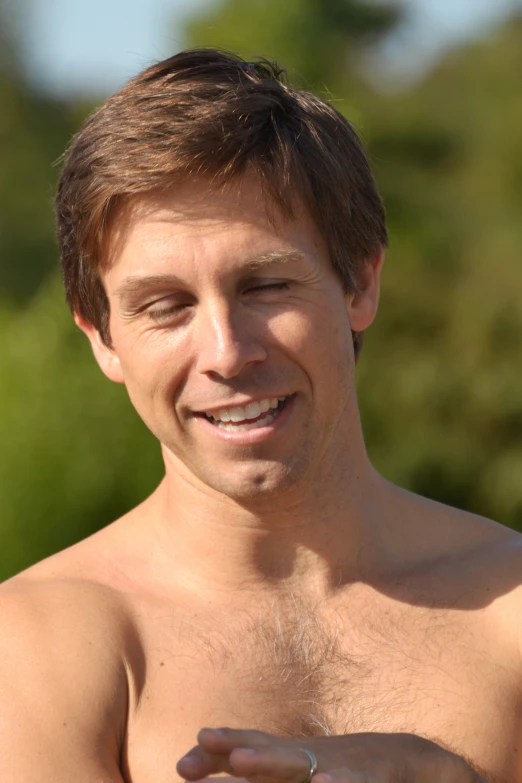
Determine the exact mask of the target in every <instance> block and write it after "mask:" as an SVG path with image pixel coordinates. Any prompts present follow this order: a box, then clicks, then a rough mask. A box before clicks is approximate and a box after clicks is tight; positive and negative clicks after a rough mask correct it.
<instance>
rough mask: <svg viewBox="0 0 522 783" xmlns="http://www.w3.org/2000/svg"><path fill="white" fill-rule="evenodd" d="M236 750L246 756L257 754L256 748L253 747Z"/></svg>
mask: <svg viewBox="0 0 522 783" xmlns="http://www.w3.org/2000/svg"><path fill="white" fill-rule="evenodd" d="M238 750H240V751H241V753H244V754H245V755H247V756H257V750H256V749H255V748H238Z"/></svg>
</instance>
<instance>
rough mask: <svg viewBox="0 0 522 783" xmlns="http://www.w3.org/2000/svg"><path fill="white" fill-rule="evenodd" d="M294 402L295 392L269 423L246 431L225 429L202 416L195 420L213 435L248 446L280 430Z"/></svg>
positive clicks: (260, 441)
mask: <svg viewBox="0 0 522 783" xmlns="http://www.w3.org/2000/svg"><path fill="white" fill-rule="evenodd" d="M294 402H295V394H294V395H292V397H289V398H288V400H287V401H286V403H285V406H284V408H283V409H282V410H281V411H280V413H279V416H276V418H275V419H274V420H273V421H271V422H270V424H265V425H264V426H263V427H256V428H255V429H251V430H246V431H245V430H242V431H241V430H240V431H239V432H234V431H233V430H225V429H224V428H223V427H217V426H216V425H215V424H212V423H211V422H210V421H209V420H208V419H206V418H205V417H204V416H197V417H196V420H197V421H198V422H199V423H200V424H201V425H202V426H204V427H205V428H206V429H207V430H208V431H209V432H211V433H212V434H213V435H214V436H215V437H217V438H220V439H221V440H224V441H228V443H236V444H237V445H247V446H248V445H251V444H255V443H262V442H263V441H265V440H267V439H268V438H270V437H272V436H273V435H274V434H275V433H276V432H277V431H278V430H280V429H281V427H282V426H284V423H285V421H286V419H287V418H288V416H289V415H290V413H291V411H292V409H293V407H294Z"/></svg>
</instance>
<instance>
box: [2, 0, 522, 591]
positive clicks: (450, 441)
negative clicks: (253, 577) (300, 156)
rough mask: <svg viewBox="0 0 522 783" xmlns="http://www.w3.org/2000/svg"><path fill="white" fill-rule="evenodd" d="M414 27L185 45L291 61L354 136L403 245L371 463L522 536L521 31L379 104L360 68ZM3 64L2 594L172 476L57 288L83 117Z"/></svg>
mask: <svg viewBox="0 0 522 783" xmlns="http://www.w3.org/2000/svg"><path fill="white" fill-rule="evenodd" d="M0 2H1V0H0ZM398 19H399V14H398V12H397V9H396V8H395V7H394V6H388V5H384V4H382V3H375V2H371V3H364V2H362V0H357V2H356V0H323V2H320V0H288V2H287V3H285V4H283V5H281V4H278V5H277V7H276V4H275V0H252V2H251V3H249V4H244V3H241V2H239V0H224V2H221V3H220V4H219V5H215V6H213V7H212V8H211V9H210V10H209V11H207V13H206V14H202V15H201V14H200V15H199V16H198V17H197V19H196V20H194V21H193V22H192V23H191V24H190V25H189V27H188V43H189V44H190V45H194V46H203V45H218V46H222V47H224V48H229V49H233V50H237V51H238V52H240V53H242V54H244V55H245V56H248V57H250V56H255V55H265V56H267V57H269V58H274V59H278V60H280V61H281V63H282V64H283V65H286V66H287V67H288V69H289V73H290V76H291V77H292V78H293V80H294V81H297V82H298V83H300V84H304V85H305V86H306V87H310V88H312V89H315V90H318V91H319V92H321V93H322V94H328V92H327V91H331V93H332V94H333V95H334V96H335V97H334V100H335V105H336V106H338V107H339V108H340V109H341V110H342V111H344V112H345V113H346V114H347V116H348V117H349V119H351V120H352V121H354V122H355V124H356V126H357V128H358V130H359V132H361V133H362V135H363V138H364V139H365V140H366V142H367V145H368V147H369V150H370V154H371V157H372V159H373V163H374V167H375V170H376V173H377V178H378V181H379V184H380V187H381V190H382V192H383V195H384V198H385V201H386V204H387V208H388V214H389V222H390V229H391V238H392V244H391V248H390V251H389V254H388V260H387V264H386V267H385V272H384V279H383V295H382V305H381V311H380V314H379V316H378V319H377V321H376V323H375V325H374V326H372V328H371V330H370V331H369V333H368V336H367V341H366V345H365V347H364V350H363V354H362V358H361V361H360V363H359V367H358V384H359V397H360V401H361V407H362V416H363V424H364V429H365V433H366V438H367V443H368V449H369V452H370V456H371V457H372V460H373V461H374V463H375V465H376V467H377V468H378V469H379V470H381V471H382V472H383V473H384V475H386V476H387V477H388V478H390V479H391V480H394V481H397V482H398V483H399V484H402V485H403V486H405V487H408V488H410V489H413V490H415V491H419V492H422V493H424V494H426V495H428V496H431V497H435V498H439V499H441V500H443V501H447V502H450V503H454V504H455V505H458V506H461V507H463V508H469V509H473V510H475V511H479V512H481V513H484V514H487V515H490V516H492V517H494V518H497V519H499V521H501V522H504V523H506V524H510V525H513V526H518V527H519V528H522V480H521V474H522V395H520V391H519V389H520V381H519V372H518V363H519V361H520V357H521V356H522V350H521V349H522V345H521V342H522V297H521V296H520V289H521V287H522V269H521V267H520V262H519V258H520V257H521V254H522V224H521V221H520V219H519V213H520V209H521V202H522V164H521V161H522V133H521V123H522V120H521V118H522V96H521V94H520V89H519V84H518V74H519V73H520V71H521V65H522V22H521V21H520V20H517V19H513V20H511V22H510V23H509V24H507V25H505V26H503V27H502V28H500V29H499V30H497V31H493V32H492V34H491V36H490V37H489V38H488V39H486V40H483V41H480V42H477V43H474V44H471V45H467V46H461V47H460V48H459V49H456V50H454V51H453V52H451V53H449V54H447V55H446V56H445V57H444V59H443V61H442V62H441V63H440V65H439V66H438V67H437V68H436V69H435V70H434V71H433V72H432V73H431V74H430V75H429V76H428V77H427V78H425V79H424V80H423V81H422V83H420V84H418V85H417V86H416V87H414V88H411V89H409V90H407V91H406V92H403V93H399V94H391V95H390V94H386V95H385V94H377V93H376V91H375V89H373V88H372V87H370V86H369V85H368V84H366V83H365V82H364V78H363V72H362V70H361V62H362V55H363V54H364V53H367V52H368V51H371V47H372V46H373V45H374V44H375V42H376V41H378V40H379V39H380V37H381V36H383V35H385V34H386V32H387V31H388V30H390V29H392V27H393V24H395V23H396V22H397V21H398ZM1 34H2V33H1V31H0V37H1ZM15 48H16V47H15ZM9 62H11V60H9ZM13 62H15V60H13ZM1 63H2V59H1V57H0V100H1V101H2V114H1V116H0V137H1V140H2V144H1V146H0V156H2V157H1V160H0V171H1V172H2V173H1V174H0V253H1V256H0V258H1V261H0V289H1V291H2V293H1V294H0V304H1V307H0V410H1V411H2V415H1V416H0V441H1V442H2V451H1V452H0V541H1V547H2V548H1V551H2V554H3V557H2V558H1V559H0V578H1V577H6V576H8V575H9V574H11V573H13V572H15V571H16V570H19V569H20V568H22V567H24V566H25V565H27V564H29V563H30V562H32V561H34V560H36V559H38V558H41V557H43V556H44V555H46V554H48V553H50V552H52V551H54V550H56V549H58V548H60V547H63V546H65V545H67V544H68V543H72V542H73V541H74V540H77V539H78V538H79V537H81V536H83V535H87V534H88V533H90V532H91V531H94V530H95V529H96V528H98V527H99V526H101V525H103V524H105V523H107V522H108V521H110V519H111V518H114V517H116V516H117V515H119V514H121V513H123V512H124V511H125V510H127V509H128V508H130V507H131V506H133V505H135V504H136V503H137V502H139V500H140V499H141V498H143V497H144V496H145V495H146V494H147V493H148V492H149V491H150V490H151V489H152V488H153V486H154V485H155V483H156V482H157V481H158V479H159V477H160V476H161V473H162V467H161V460H160V455H159V449H158V447H157V445H156V443H155V442H154V439H153V437H152V436H150V435H149V433H147V431H146V430H145V427H144V425H142V424H141V422H140V421H139V420H138V418H137V416H136V415H135V414H134V412H133V411H132V408H131V406H130V403H129V402H128V400H127V399H126V395H125V391H124V390H123V389H122V388H121V387H117V386H114V385H113V384H110V383H109V382H108V381H106V379H105V378H104V377H103V376H102V375H101V373H100V372H99V370H98V368H97V367H96V366H95V363H94V361H93V359H92V357H91V355H90V350H89V348H88V345H87V343H86V341H85V340H84V338H83V335H81V334H80V333H79V332H78V331H77V330H76V329H75V327H74V326H73V324H72V320H71V318H70V315H69V313H68V312H67V309H66V307H65V305H64V304H63V294H62V290H61V286H60V283H59V279H58V275H57V273H56V272H52V273H51V275H49V270H51V269H53V270H56V267H57V251H56V247H55V245H54V240H53V238H52V234H53V221H52V217H51V195H52V191H53V188H54V180H55V176H56V170H55V169H53V168H52V165H51V164H52V162H53V161H54V160H56V158H57V157H58V156H59V154H60V153H61V152H62V151H63V148H64V146H65V144H66V141H67V139H68V138H69V136H70V134H71V132H72V130H73V128H76V127H77V126H78V124H79V122H80V119H81V117H82V116H84V114H85V111H86V107H83V106H79V107H78V106H75V105H67V104H64V103H61V102H59V101H56V100H54V99H52V98H50V97H48V96H41V95H39V94H36V93H35V92H34V90H32V89H31V88H30V87H29V86H28V84H27V81H26V79H25V77H24V75H23V71H22V70H21V69H19V68H18V67H12V68H11V67H9V68H7V67H6V68H4V67H2V65H1ZM2 296H3V299H2Z"/></svg>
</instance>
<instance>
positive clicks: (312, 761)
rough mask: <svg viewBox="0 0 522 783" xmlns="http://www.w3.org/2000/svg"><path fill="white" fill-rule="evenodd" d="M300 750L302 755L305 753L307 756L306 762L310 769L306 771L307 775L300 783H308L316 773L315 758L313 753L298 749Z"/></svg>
mask: <svg viewBox="0 0 522 783" xmlns="http://www.w3.org/2000/svg"><path fill="white" fill-rule="evenodd" d="M300 750H302V751H303V753H306V755H307V756H308V760H309V762H310V769H309V770H308V775H307V776H306V778H305V779H304V780H303V782H302V783H310V781H311V780H312V778H313V776H314V775H315V773H316V772H317V759H316V757H315V753H312V751H311V750H307V749H306V748H300Z"/></svg>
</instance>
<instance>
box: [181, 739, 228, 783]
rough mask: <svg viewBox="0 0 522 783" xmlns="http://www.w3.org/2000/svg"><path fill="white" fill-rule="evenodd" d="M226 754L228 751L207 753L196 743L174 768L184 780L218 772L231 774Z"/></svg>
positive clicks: (196, 778)
mask: <svg viewBox="0 0 522 783" xmlns="http://www.w3.org/2000/svg"><path fill="white" fill-rule="evenodd" d="M228 755H229V754H228V753H225V754H219V753H209V752H208V751H206V750H205V749H204V748H202V747H201V746H200V745H196V746H195V747H194V748H192V749H191V750H189V752H188V753H187V754H186V755H185V756H183V758H181V759H180V760H179V761H178V763H177V765H176V769H177V772H178V775H181V777H183V778H185V779H186V780H200V779H201V778H205V777H208V776H209V775H217V774H218V773H220V772H226V773H228V774H229V775H233V774H234V773H233V771H232V769H231V767H230V764H229V760H228Z"/></svg>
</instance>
